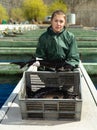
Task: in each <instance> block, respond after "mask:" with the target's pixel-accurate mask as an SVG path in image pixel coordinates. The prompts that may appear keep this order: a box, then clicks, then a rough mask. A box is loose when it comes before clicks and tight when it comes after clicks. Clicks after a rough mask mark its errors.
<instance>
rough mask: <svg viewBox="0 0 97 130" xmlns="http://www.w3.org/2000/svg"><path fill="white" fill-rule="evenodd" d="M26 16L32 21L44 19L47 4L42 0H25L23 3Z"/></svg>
mask: <svg viewBox="0 0 97 130" xmlns="http://www.w3.org/2000/svg"><path fill="white" fill-rule="evenodd" d="M22 8H23V11H24V15H25V17H26V18H27V19H28V20H29V21H31V20H32V19H34V20H35V21H40V20H43V19H44V17H45V16H46V15H47V6H46V5H45V4H44V3H43V1H42V0H24V2H23V4H22Z"/></svg>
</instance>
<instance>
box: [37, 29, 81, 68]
mask: <svg viewBox="0 0 97 130" xmlns="http://www.w3.org/2000/svg"><path fill="white" fill-rule="evenodd" d="M36 57H38V58H42V59H46V60H48V61H55V60H57V61H59V62H60V61H61V60H62V61H63V60H64V61H65V62H67V63H69V64H70V65H72V66H76V65H77V66H78V64H79V53H78V48H77V44H76V40H75V37H74V35H73V34H72V33H71V32H69V31H67V30H66V28H64V29H63V30H62V31H61V32H60V33H55V32H54V31H53V30H52V28H51V26H50V27H48V29H47V31H46V32H44V33H43V34H42V35H41V36H40V38H39V43H38V45H37V49H36Z"/></svg>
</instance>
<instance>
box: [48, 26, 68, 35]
mask: <svg viewBox="0 0 97 130" xmlns="http://www.w3.org/2000/svg"><path fill="white" fill-rule="evenodd" d="M65 30H66V27H64V28H63V29H62V31H61V32H59V33H55V32H54V31H53V29H52V26H49V27H48V29H47V32H48V33H49V34H50V35H60V34H61V33H62V32H64V31H65Z"/></svg>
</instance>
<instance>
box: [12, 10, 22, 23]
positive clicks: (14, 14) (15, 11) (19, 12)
mask: <svg viewBox="0 0 97 130" xmlns="http://www.w3.org/2000/svg"><path fill="white" fill-rule="evenodd" d="M17 14H18V15H17ZM11 18H13V19H14V20H16V21H18V22H20V21H22V20H24V14H23V11H22V10H21V8H12V9H11Z"/></svg>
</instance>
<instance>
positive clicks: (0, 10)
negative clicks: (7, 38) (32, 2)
mask: <svg viewBox="0 0 97 130" xmlns="http://www.w3.org/2000/svg"><path fill="white" fill-rule="evenodd" d="M2 20H8V14H7V11H6V9H5V8H4V7H3V6H2V5H1V4H0V22H1V23H2Z"/></svg>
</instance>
